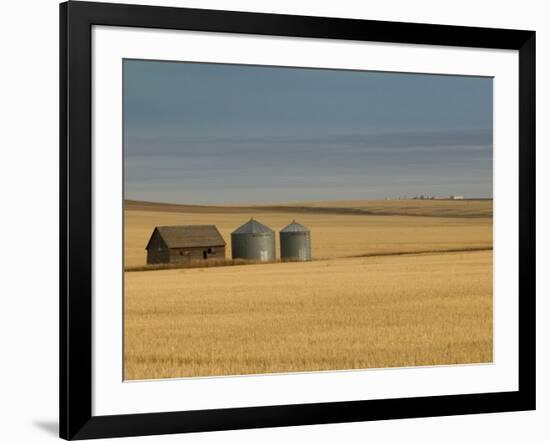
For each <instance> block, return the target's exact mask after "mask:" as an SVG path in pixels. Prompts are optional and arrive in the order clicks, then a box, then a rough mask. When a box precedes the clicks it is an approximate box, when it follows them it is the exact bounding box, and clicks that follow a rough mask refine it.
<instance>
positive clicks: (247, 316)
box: [124, 201, 492, 380]
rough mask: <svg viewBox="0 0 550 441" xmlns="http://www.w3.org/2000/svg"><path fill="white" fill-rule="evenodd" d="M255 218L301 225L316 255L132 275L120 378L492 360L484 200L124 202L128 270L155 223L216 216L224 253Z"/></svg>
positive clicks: (488, 225) (140, 258) (488, 219)
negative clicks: (260, 203)
mask: <svg viewBox="0 0 550 441" xmlns="http://www.w3.org/2000/svg"><path fill="white" fill-rule="evenodd" d="M397 202H399V204H397ZM452 204H455V205H452ZM350 209H351V210H353V211H350ZM374 210H378V212H377V213H373V211H374ZM356 211H357V212H356ZM359 211H364V212H363V213H360V212H359ZM252 216H253V217H255V218H257V219H258V220H259V221H261V222H263V223H265V224H267V225H269V226H270V227H271V228H273V229H274V230H275V231H277V230H279V229H280V228H282V227H283V226H285V225H286V224H287V223H289V222H290V221H291V220H292V219H294V218H296V220H297V221H298V222H301V223H304V224H305V225H307V226H308V227H309V228H310V229H311V234H312V245H313V247H312V248H313V257H314V258H315V259H317V260H314V261H312V262H301V263H273V264H262V265H247V266H230V267H214V268H185V269H172V270H161V271H135V272H126V273H125V354H124V359H125V379H127V380H134V379H149V378H173V377H187V376H209V375H233V374H257V373H276V372H296V371H316V370H340V369H356V368H371V367H378V368H379V367H395V366H419V365H434V364H456V363H480V362H490V361H492V251H491V248H492V206H491V202H490V201H359V202H357V201H355V202H353V201H348V202H337V203H316V204H307V205H306V204H299V205H293V206H270V207H266V206H264V207H260V206H256V207H193V206H170V205H161V204H159V205H156V204H143V203H127V205H126V210H125V258H126V260H125V265H126V267H133V266H139V265H143V264H144V262H145V250H144V247H145V244H146V243H147V240H148V238H149V235H150V233H151V231H152V229H153V228H154V226H155V225H178V224H205V223H206V224H215V225H217V226H218V228H219V230H220V232H221V233H222V235H223V236H224V238H225V240H226V242H227V243H228V247H227V256H228V257H229V256H230V253H231V250H230V240H229V237H230V236H229V235H230V232H231V231H232V230H234V229H235V228H237V227H238V226H239V225H241V224H242V223H244V222H245V221H247V220H248V219H249V218H250V217H252ZM476 250H477V251H476ZM398 253H418V254H407V255H397V254H398ZM385 254H388V255H385ZM360 256H368V257H360Z"/></svg>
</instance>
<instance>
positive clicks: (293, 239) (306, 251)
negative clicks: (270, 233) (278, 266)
mask: <svg viewBox="0 0 550 441" xmlns="http://www.w3.org/2000/svg"><path fill="white" fill-rule="evenodd" d="M279 238H280V242H281V260H301V261H307V260H311V238H310V234H309V231H300V232H281V233H279Z"/></svg>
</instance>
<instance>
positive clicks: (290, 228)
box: [281, 220, 309, 233]
mask: <svg viewBox="0 0 550 441" xmlns="http://www.w3.org/2000/svg"><path fill="white" fill-rule="evenodd" d="M308 231H309V230H308V229H307V228H306V227H304V226H303V225H302V224H299V223H298V222H296V221H295V220H293V221H292V222H291V223H289V224H288V225H287V226H286V227H284V228H283V229H282V230H281V233H306V232H308Z"/></svg>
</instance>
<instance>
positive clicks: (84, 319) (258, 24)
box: [59, 1, 535, 439]
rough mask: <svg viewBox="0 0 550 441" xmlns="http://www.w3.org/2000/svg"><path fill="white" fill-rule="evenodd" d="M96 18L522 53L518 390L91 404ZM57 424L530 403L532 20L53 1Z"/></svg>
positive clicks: (260, 423)
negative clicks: (256, 403) (448, 22)
mask: <svg viewBox="0 0 550 441" xmlns="http://www.w3.org/2000/svg"><path fill="white" fill-rule="evenodd" d="M93 25H103V26H125V27H139V28H158V29H181V30H194V31H204V32H231V33H243V34H257V35H278V36H290V37H297V38H300V37H309V38H324V39H344V40H357V41H377V42H388V43H409V44H429V45H445V46H461V47H471V48H495V49H512V50H517V51H518V53H519V139H518V142H519V286H518V287H517V288H518V293H520V295H519V390H518V391H514V392H497V393H480V394H465V395H446V396H431V397H414V398H398V399H382V400H365V401H348V402H328V403H318V404H297V405H280V406H265V407H249V408H232V409H217V410H196V411H181V412H165V413H149V414H125V415H109V416H92V386H93V384H92V241H93V235H92V139H91V138H92V113H91V105H92V89H91V87H92V86H91V84H92V83H91V68H92V65H91V63H92V57H91V31H92V26H93ZM59 130H60V274H59V276H60V409H59V413H60V415H59V418H60V436H61V437H62V438H64V439H90V438H106V437H116V436H138V435H153V434H170V433H182V432H194V431H214V430H230V429H245V428H260V427H275V426H290V425H306V424H324V423H340V422H352V421H367V420H384V419H397V418H415V417H428V416H442V415H457V414H476V413H486V412H508V411H520V410H532V409H535V32H533V31H523V30H507V29H489V28H472V27H460V26H443V25H433V24H416V23H397V22H382V21H370V20H355V19H341V18H321V17H308V16H292V15H278V14H260V13H248V12H229V11H215V10H199V9H186V8H170V7H158V6H137V5H122V4H108V3H89V2H80V1H79V2H73V1H69V2H66V3H62V4H61V5H60V126H59Z"/></svg>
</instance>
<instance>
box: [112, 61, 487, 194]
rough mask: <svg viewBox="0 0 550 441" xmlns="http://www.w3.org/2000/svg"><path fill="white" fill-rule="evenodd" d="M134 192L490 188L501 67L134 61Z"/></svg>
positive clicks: (130, 89)
mask: <svg viewBox="0 0 550 441" xmlns="http://www.w3.org/2000/svg"><path fill="white" fill-rule="evenodd" d="M123 80H124V85H123V90H124V95H123V124H124V173H125V175H124V181H125V182H124V190H125V199H132V200H144V201H155V202H172V203H188V204H221V203H247V202H249V203H271V202H290V201H312V200H338V199H345V200H354V199H384V198H387V197H389V198H397V197H411V196H415V195H421V194H424V195H433V196H449V195H462V196H465V197H471V198H474V197H492V179H493V178H492V151H493V148H492V143H493V135H492V127H493V83H492V79H491V78H481V77H464V76H450V75H429V74H405V73H389V72H367V71H345V70H328V69H305V68H293V67H267V66H245V65H227V64H208V63H187V62H166V61H146V60H124V64H123Z"/></svg>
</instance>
